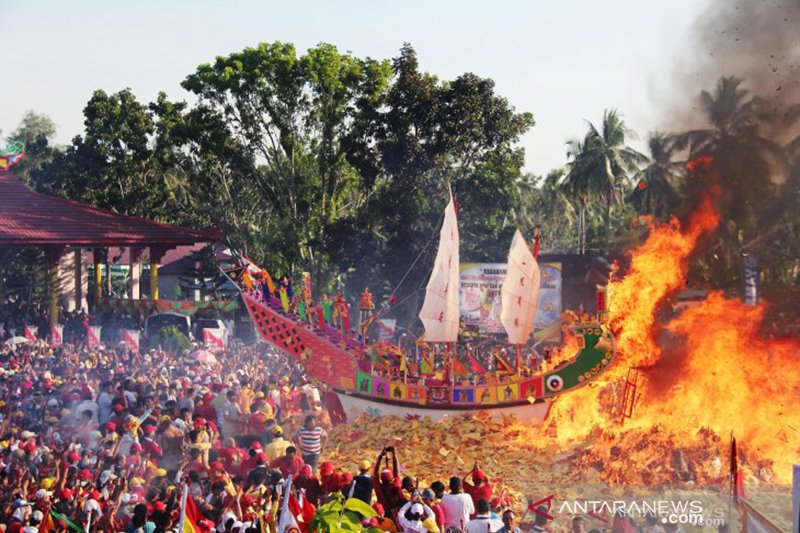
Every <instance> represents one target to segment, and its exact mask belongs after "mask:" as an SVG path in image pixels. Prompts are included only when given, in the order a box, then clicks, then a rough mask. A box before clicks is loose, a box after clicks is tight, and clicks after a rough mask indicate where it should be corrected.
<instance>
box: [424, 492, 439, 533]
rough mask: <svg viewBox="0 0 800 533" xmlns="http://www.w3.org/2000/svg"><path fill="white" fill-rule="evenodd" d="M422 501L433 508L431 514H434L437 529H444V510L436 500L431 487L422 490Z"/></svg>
mask: <svg viewBox="0 0 800 533" xmlns="http://www.w3.org/2000/svg"><path fill="white" fill-rule="evenodd" d="M422 503H424V504H425V505H427V506H428V507H430V508H431V509H433V514H434V515H436V525H437V526H439V529H441V530H442V531H444V511H443V510H442V506H441V505H439V502H438V501H437V500H436V492H435V491H434V490H433V488H429V489H425V490H423V491H422Z"/></svg>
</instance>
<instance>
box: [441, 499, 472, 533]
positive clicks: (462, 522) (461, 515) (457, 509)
mask: <svg viewBox="0 0 800 533" xmlns="http://www.w3.org/2000/svg"><path fill="white" fill-rule="evenodd" d="M439 506H440V507H441V508H442V511H444V528H445V529H447V528H448V527H457V528H459V529H461V528H463V527H466V525H467V524H468V523H469V515H471V514H472V513H474V512H475V505H473V503H472V496H470V495H469V494H465V493H463V492H460V493H458V494H452V493H450V494H445V495H444V496H442V503H440V504H439Z"/></svg>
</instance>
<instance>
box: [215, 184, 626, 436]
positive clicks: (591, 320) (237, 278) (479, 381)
mask: <svg viewBox="0 0 800 533" xmlns="http://www.w3.org/2000/svg"><path fill="white" fill-rule="evenodd" d="M537 252H538V236H537V238H536V243H535V248H534V251H533V252H532V251H531V250H530V249H529V247H528V244H527V243H526V242H525V239H524V238H523V236H522V234H521V233H520V232H519V231H517V232H516V234H515V235H514V238H513V241H512V244H511V249H510V251H509V256H508V263H507V271H506V276H505V281H504V283H503V286H502V289H501V312H500V318H501V321H502V324H503V326H504V329H505V330H506V333H507V335H508V342H507V343H504V345H503V346H502V347H499V346H495V347H494V349H493V351H492V357H493V358H494V361H495V363H496V364H491V365H486V366H484V365H481V364H479V363H478V362H477V360H476V355H475V354H474V352H472V349H471V348H469V347H467V346H464V344H465V343H459V342H458V340H459V339H458V336H459V312H460V310H459V238H458V225H457V218H456V209H455V205H454V202H453V199H452V195H451V198H450V202H449V203H448V205H447V207H446V209H445V215H444V222H443V224H442V228H441V231H440V235H439V248H438V251H437V254H436V259H435V262H434V267H433V272H432V273H431V277H430V280H429V282H428V285H427V287H426V296H425V301H424V303H423V306H422V310H421V311H420V313H419V317H420V320H421V321H422V324H423V326H424V328H425V334H424V336H423V337H422V338H421V339H419V340H418V341H417V342H416V343H415V346H414V347H413V348H412V349H411V350H409V349H407V348H406V349H402V348H401V347H398V346H396V345H394V344H391V343H388V342H385V341H381V342H375V341H369V340H368V339H369V336H368V328H369V325H370V324H371V323H372V322H373V320H374V318H375V317H374V315H373V314H372V309H373V307H374V306H373V305H372V302H371V295H370V294H369V291H368V290H367V289H365V292H364V293H363V294H362V295H361V298H360V302H359V309H360V315H361V316H360V319H361V320H360V325H359V328H358V330H359V331H358V332H357V333H356V332H354V331H353V330H351V327H350V319H349V314H350V313H349V306H348V305H347V304H346V302H345V301H344V299H343V298H342V297H341V295H337V297H336V298H334V299H333V300H329V299H328V298H327V297H323V299H322V300H320V301H319V302H317V303H316V304H315V303H314V302H313V301H312V298H311V288H310V282H309V279H308V276H307V275H305V276H304V277H305V279H304V283H303V287H302V289H301V290H300V291H297V288H296V287H295V290H294V291H292V287H291V282H287V281H286V280H282V281H280V282H279V283H278V284H277V285H276V284H275V282H274V281H273V280H272V278H271V276H270V274H269V273H268V272H267V271H266V270H265V269H263V268H261V267H259V266H258V265H256V264H254V263H253V262H251V261H249V260H247V259H246V258H244V257H237V256H235V255H234V259H233V263H232V264H231V265H228V267H227V268H225V269H224V270H225V272H226V274H228V276H229V277H230V279H231V280H232V281H233V282H234V283H235V284H236V285H237V287H238V288H239V290H240V291H241V294H242V298H243V300H244V302H245V304H246V306H247V310H248V312H249V314H250V316H251V318H252V320H253V323H254V325H255V327H256V330H257V331H258V335H259V336H260V338H261V339H262V340H264V341H266V342H268V343H270V344H272V345H274V346H276V347H277V348H279V349H281V350H284V351H286V352H289V353H290V354H292V355H293V356H294V357H296V358H297V359H298V360H299V361H300V362H301V363H302V364H303V365H304V367H305V369H306V371H307V372H308V374H309V375H310V376H312V377H313V378H314V379H315V380H317V381H318V382H319V383H321V384H324V385H325V387H326V388H327V392H326V404H327V406H328V409H329V411H330V412H331V416H332V417H333V418H338V419H340V420H345V419H348V418H353V417H356V416H358V415H359V414H361V413H367V414H370V415H374V416H380V415H390V414H391V415H399V416H404V417H408V418H414V417H418V416H419V417H424V416H429V417H431V418H432V419H434V420H435V419H441V418H443V417H447V416H455V415H460V414H467V413H473V412H477V411H487V412H490V413H491V414H494V415H510V414H514V415H515V416H516V417H517V418H519V419H520V420H523V421H526V422H529V423H536V422H541V421H542V420H544V419H545V418H546V416H547V413H548V411H549V408H550V405H551V402H552V400H553V399H555V398H556V397H558V396H559V395H561V394H565V393H567V392H569V391H572V390H575V389H576V388H578V387H581V386H584V385H586V384H588V383H589V382H591V381H592V380H594V379H596V378H597V377H598V376H599V375H600V374H601V373H602V372H603V371H604V370H605V369H607V368H608V367H609V366H610V365H611V364H613V362H614V359H615V357H616V351H615V343H614V337H613V335H612V334H611V332H610V331H609V329H608V328H607V326H606V325H605V308H604V307H605V306H604V304H602V305H601V307H600V308H599V309H598V310H597V312H596V313H592V314H583V315H582V316H580V317H578V316H576V315H574V314H572V315H571V317H572V318H571V320H570V322H569V323H565V324H563V325H562V327H563V328H565V329H567V330H568V331H567V333H568V334H569V335H571V336H572V338H573V341H574V342H572V343H570V345H574V346H575V347H576V348H575V349H576V350H577V353H575V354H574V355H572V356H571V357H567V358H564V359H563V360H562V361H560V362H558V363H556V364H555V366H554V367H553V368H549V369H542V368H540V367H539V366H538V365H533V366H534V368H531V366H530V365H525V364H524V361H523V360H524V355H523V353H524V351H525V350H526V348H525V346H526V343H527V342H528V341H529V339H530V337H531V332H532V331H531V330H532V328H533V317H534V314H535V312H536V307H537V303H538V293H539V284H540V271H539V267H538V264H537V262H536V254H537ZM298 292H300V293H301V294H297V293H298ZM598 301H599V302H604V299H603V298H598ZM599 305H600V304H599ZM528 353H529V354H530V351H528ZM509 354H511V355H509ZM512 359H514V360H513V361H512ZM487 366H488V367H490V368H491V367H493V370H487V368H486V367H487Z"/></svg>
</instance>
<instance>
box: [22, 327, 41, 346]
mask: <svg viewBox="0 0 800 533" xmlns="http://www.w3.org/2000/svg"><path fill="white" fill-rule="evenodd" d="M38 332H39V328H37V327H36V326H25V338H26V339H28V340H29V341H31V342H36V335H37V334H38Z"/></svg>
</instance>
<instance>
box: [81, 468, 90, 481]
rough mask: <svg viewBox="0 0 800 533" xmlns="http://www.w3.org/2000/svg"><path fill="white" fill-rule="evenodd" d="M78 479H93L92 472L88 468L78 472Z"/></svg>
mask: <svg viewBox="0 0 800 533" xmlns="http://www.w3.org/2000/svg"><path fill="white" fill-rule="evenodd" d="M78 479H92V471H91V470H89V469H88V468H84V469H83V470H81V471H80V472H78Z"/></svg>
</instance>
